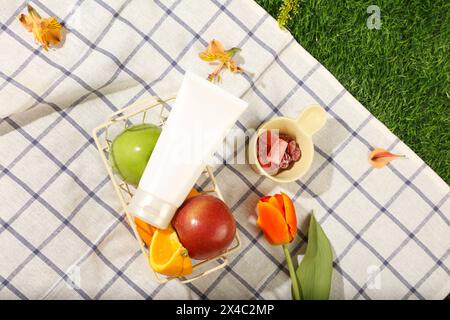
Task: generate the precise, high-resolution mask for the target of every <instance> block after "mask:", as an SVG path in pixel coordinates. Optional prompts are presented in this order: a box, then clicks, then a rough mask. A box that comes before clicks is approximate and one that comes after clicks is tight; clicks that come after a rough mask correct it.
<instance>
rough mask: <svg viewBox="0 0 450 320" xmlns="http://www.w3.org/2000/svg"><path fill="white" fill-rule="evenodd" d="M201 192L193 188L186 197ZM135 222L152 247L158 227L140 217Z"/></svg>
mask: <svg viewBox="0 0 450 320" xmlns="http://www.w3.org/2000/svg"><path fill="white" fill-rule="evenodd" d="M199 194H201V193H200V192H198V191H197V190H196V189H195V188H192V190H191V192H189V194H188V196H187V198H186V199H190V198H193V197H195V196H198V195H199ZM134 223H135V224H136V230H137V232H138V234H139V236H140V237H141V239H142V241H143V242H144V243H145V244H146V245H147V247H148V248H150V244H151V242H152V237H153V234H154V233H155V230H156V228H155V227H153V226H151V225H150V224H148V223H147V222H144V221H142V220H141V219H139V218H134Z"/></svg>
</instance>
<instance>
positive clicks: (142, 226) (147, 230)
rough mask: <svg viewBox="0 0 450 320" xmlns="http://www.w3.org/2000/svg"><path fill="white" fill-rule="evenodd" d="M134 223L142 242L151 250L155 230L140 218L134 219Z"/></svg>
mask: <svg viewBox="0 0 450 320" xmlns="http://www.w3.org/2000/svg"><path fill="white" fill-rule="evenodd" d="M134 223H136V230H137V232H138V234H139V236H140V237H141V239H142V241H144V243H145V244H146V245H147V247H149V248H150V243H151V242H152V237H153V234H154V233H155V228H154V227H152V226H151V225H149V224H148V223H146V222H144V221H142V220H141V219H139V218H134Z"/></svg>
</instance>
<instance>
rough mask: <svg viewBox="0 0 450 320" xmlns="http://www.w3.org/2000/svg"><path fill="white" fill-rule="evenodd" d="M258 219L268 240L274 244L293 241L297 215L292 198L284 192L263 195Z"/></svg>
mask: <svg viewBox="0 0 450 320" xmlns="http://www.w3.org/2000/svg"><path fill="white" fill-rule="evenodd" d="M257 210H258V220H257V221H256V223H257V224H258V226H259V227H260V228H261V230H262V231H263V233H264V236H265V237H266V239H267V241H269V243H270V244H273V245H281V244H287V243H289V242H292V240H294V238H295V234H296V233H297V216H296V215H295V207H294V204H293V203H292V200H291V199H290V198H289V197H288V196H287V195H286V194H284V193H281V194H276V195H274V196H266V197H262V198H261V199H260V200H259V202H258V204H257Z"/></svg>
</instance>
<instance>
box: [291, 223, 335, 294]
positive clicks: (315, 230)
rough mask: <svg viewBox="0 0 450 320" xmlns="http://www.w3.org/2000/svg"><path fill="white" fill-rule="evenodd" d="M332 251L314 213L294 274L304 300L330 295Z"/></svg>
mask: <svg viewBox="0 0 450 320" xmlns="http://www.w3.org/2000/svg"><path fill="white" fill-rule="evenodd" d="M332 271H333V253H332V251H331V245H330V241H328V238H327V236H326V235H325V232H324V231H323V229H322V227H321V226H320V224H318V223H317V221H316V218H315V217H314V214H311V221H310V223H309V229H308V246H307V247H306V253H305V256H304V257H303V260H302V261H301V263H300V265H299V267H298V268H297V271H296V274H297V278H298V280H299V283H300V288H301V292H302V298H303V299H304V300H327V299H328V298H329V296H330V289H331V274H332Z"/></svg>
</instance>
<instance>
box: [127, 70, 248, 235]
mask: <svg viewBox="0 0 450 320" xmlns="http://www.w3.org/2000/svg"><path fill="white" fill-rule="evenodd" d="M247 105H248V104H247V102H245V101H244V100H241V99H238V98H236V97H235V96H233V95H231V94H229V93H228V92H226V91H224V90H223V89H221V88H219V87H218V86H216V85H214V84H212V83H211V82H209V81H207V80H205V79H202V78H200V77H199V76H197V75H195V74H193V73H190V72H187V73H186V74H185V76H184V80H183V83H182V85H181V89H180V91H179V92H178V95H177V98H176V101H175V103H174V105H173V108H172V110H171V112H170V115H169V118H168V119H167V121H166V124H165V125H164V128H163V130H162V133H161V135H160V137H159V139H158V142H157V143H156V146H155V149H154V150H153V153H152V155H151V156H150V160H149V161H148V163H147V167H146V168H145V171H144V174H143V175H142V178H141V180H140V182H139V186H138V189H137V191H136V193H135V194H134V196H133V198H132V199H131V202H130V204H129V206H128V208H127V211H128V212H129V213H130V214H132V215H134V216H136V217H138V218H140V219H142V220H143V221H145V222H147V223H149V224H151V225H153V226H155V227H157V228H160V229H165V228H167V227H168V226H169V224H170V222H171V220H172V218H173V216H174V214H175V212H176V210H177V209H178V207H180V206H181V204H182V203H183V202H184V200H185V199H186V197H187V195H188V194H189V192H190V191H191V189H192V187H193V186H194V184H195V182H196V181H197V179H198V177H199V176H200V174H201V173H202V171H203V170H204V169H205V166H206V165H207V162H208V161H209V160H210V159H211V158H212V156H213V154H214V151H216V149H217V147H218V145H219V143H221V142H222V141H223V139H224V137H225V136H226V134H227V132H228V131H229V130H230V129H231V127H232V126H233V125H234V123H235V122H236V120H237V119H238V117H239V116H240V115H241V114H242V113H243V112H244V110H245V109H246V108H247Z"/></svg>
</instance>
